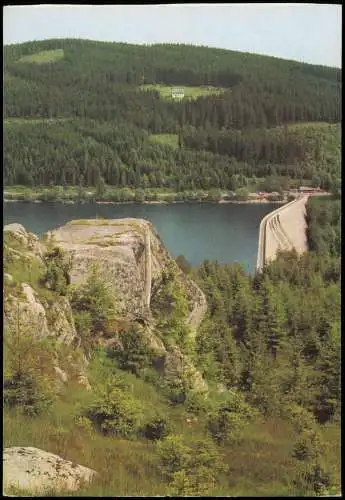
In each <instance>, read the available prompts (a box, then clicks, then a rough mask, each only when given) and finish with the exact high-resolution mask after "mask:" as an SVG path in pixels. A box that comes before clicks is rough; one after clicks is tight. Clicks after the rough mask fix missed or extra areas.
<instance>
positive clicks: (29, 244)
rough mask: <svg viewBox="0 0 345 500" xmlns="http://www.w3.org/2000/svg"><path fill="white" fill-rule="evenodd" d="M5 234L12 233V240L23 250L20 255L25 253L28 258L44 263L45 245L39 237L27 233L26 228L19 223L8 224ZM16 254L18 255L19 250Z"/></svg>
mask: <svg viewBox="0 0 345 500" xmlns="http://www.w3.org/2000/svg"><path fill="white" fill-rule="evenodd" d="M4 232H5V233H11V236H12V238H13V239H14V240H15V241H16V242H17V244H18V246H20V248H21V252H20V253H22V252H25V255H26V257H34V258H37V259H39V260H40V261H41V262H42V260H43V255H44V252H45V248H44V245H43V244H42V243H41V242H40V241H39V238H38V236H36V235H35V234H33V233H30V232H28V231H26V229H25V228H24V226H22V225H21V224H17V223H14V224H7V225H6V226H5V227H4ZM12 250H13V249H12ZM14 253H18V250H17V252H14Z"/></svg>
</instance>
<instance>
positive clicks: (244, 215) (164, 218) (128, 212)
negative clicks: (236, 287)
mask: <svg viewBox="0 0 345 500" xmlns="http://www.w3.org/2000/svg"><path fill="white" fill-rule="evenodd" d="M276 208H277V205H276V204H273V203H272V204H269V203H267V204H234V203H224V204H216V203H215V204H211V203H176V204H168V205H148V204H135V203H130V204H119V205H98V204H91V203H90V204H89V203H85V204H79V203H76V204H73V205H67V204H62V203H23V202H11V203H10V202H8V203H4V224H10V223H12V222H19V223H20V224H22V225H23V226H24V227H25V229H27V230H28V231H31V232H33V233H35V234H37V236H42V235H43V234H44V233H45V232H46V231H49V230H51V229H55V228H57V227H58V226H62V225H64V224H65V223H66V222H68V221H70V220H73V219H94V218H96V217H105V218H107V219H122V218H125V217H137V218H143V219H147V220H149V221H151V222H152V224H153V225H154V227H155V228H156V230H157V231H158V232H159V234H160V236H161V238H162V240H163V242H164V244H165V246H166V247H167V248H168V250H169V251H170V253H171V255H172V256H173V257H177V256H178V255H184V256H185V258H186V259H187V260H188V262H190V263H191V264H192V265H193V266H198V265H199V264H200V263H201V262H202V261H203V260H205V259H208V260H217V261H218V262H219V263H220V264H230V263H233V262H238V263H240V264H242V265H243V266H244V268H245V269H246V271H248V272H250V273H252V272H254V270H255V267H256V258H257V250H258V236H259V225H260V221H261V219H262V218H263V217H264V216H265V215H266V214H267V213H269V212H271V211H273V210H274V209H276Z"/></svg>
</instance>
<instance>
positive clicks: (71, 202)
mask: <svg viewBox="0 0 345 500" xmlns="http://www.w3.org/2000/svg"><path fill="white" fill-rule="evenodd" d="M286 202H287V200H286V199H284V200H265V199H264V200H219V201H211V200H205V199H204V200H173V201H165V200H152V201H135V200H131V201H91V200H80V201H78V200H60V199H57V200H38V199H30V200H16V199H14V200H10V199H6V198H4V199H3V203H61V204H62V205H76V204H80V205H84V204H86V203H87V204H91V205H131V204H138V205H175V204H177V203H208V204H213V205H215V204H216V205H223V204H228V203H233V204H235V205H252V204H262V205H265V204H266V205H267V204H280V205H282V204H284V203H286Z"/></svg>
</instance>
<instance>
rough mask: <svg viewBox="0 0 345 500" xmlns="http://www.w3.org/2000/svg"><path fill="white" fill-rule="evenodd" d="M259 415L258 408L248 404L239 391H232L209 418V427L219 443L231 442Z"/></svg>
mask: <svg viewBox="0 0 345 500" xmlns="http://www.w3.org/2000/svg"><path fill="white" fill-rule="evenodd" d="M256 416H257V410H255V409H254V408H252V407H251V406H250V405H249V404H247V403H246V402H245V401H244V399H243V396H242V395H241V394H239V393H230V394H228V395H227V400H226V401H225V402H224V403H221V404H220V405H219V407H218V409H217V410H215V411H214V412H213V413H211V415H210V416H209V418H208V429H209V431H210V433H211V435H212V437H213V439H214V440H215V441H216V442H217V443H221V442H225V443H226V442H231V441H232V440H234V439H236V438H237V437H238V435H239V433H240V431H241V429H242V428H243V427H244V426H245V425H246V423H248V422H249V421H250V420H252V419H253V418H254V417H256Z"/></svg>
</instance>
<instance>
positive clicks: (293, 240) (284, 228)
mask: <svg viewBox="0 0 345 500" xmlns="http://www.w3.org/2000/svg"><path fill="white" fill-rule="evenodd" d="M307 200H308V195H302V196H300V197H298V198H296V199H295V200H293V201H291V202H290V203H287V204H286V205H283V206H282V207H279V208H277V210H274V211H273V212H270V213H269V214H267V215H266V216H265V217H264V218H263V219H262V221H261V223H260V229H259V246H258V258H257V263H256V269H257V270H258V271H261V269H262V268H263V267H264V265H265V264H267V263H268V261H270V260H274V259H275V258H276V255H277V252H278V251H279V250H287V251H289V250H292V249H293V248H295V250H296V251H297V253H299V254H301V253H303V252H305V251H307V250H308V243H307V235H306V229H307V224H306V220H305V205H306V202H307Z"/></svg>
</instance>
